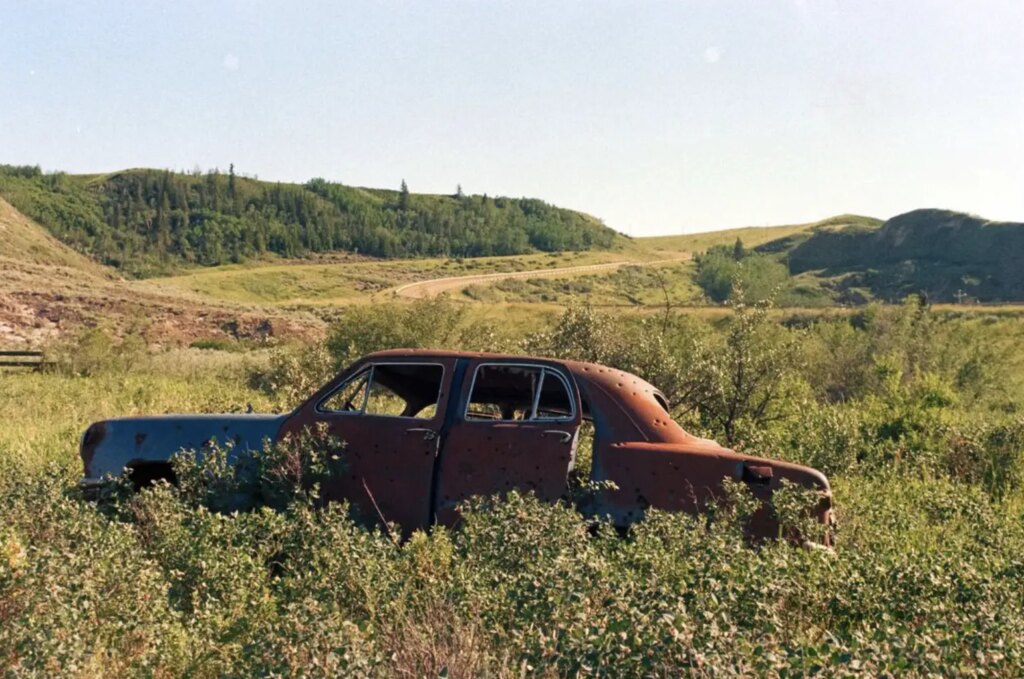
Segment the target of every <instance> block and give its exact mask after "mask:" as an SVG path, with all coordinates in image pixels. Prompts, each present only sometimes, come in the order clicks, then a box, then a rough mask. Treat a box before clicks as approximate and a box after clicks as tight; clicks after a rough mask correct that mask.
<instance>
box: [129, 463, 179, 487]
mask: <svg viewBox="0 0 1024 679" xmlns="http://www.w3.org/2000/svg"><path fill="white" fill-rule="evenodd" d="M125 468H126V469H127V470H128V472H127V474H128V478H129V479H131V482H132V485H133V486H134V487H135V490H140V489H142V488H146V487H148V486H152V485H153V484H154V483H156V482H157V481H167V482H168V483H170V484H171V485H172V486H176V485H178V477H177V476H176V475H175V473H174V467H172V466H171V463H170V462H149V461H143V460H139V461H137V462H129V463H128V465H127V466H126V467H125Z"/></svg>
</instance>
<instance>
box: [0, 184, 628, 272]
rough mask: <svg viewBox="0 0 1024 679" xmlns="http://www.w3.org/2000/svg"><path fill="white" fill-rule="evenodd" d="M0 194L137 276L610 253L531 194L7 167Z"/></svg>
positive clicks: (585, 223)
mask: <svg viewBox="0 0 1024 679" xmlns="http://www.w3.org/2000/svg"><path fill="white" fill-rule="evenodd" d="M0 196H3V197H4V198H5V199H6V200H8V201H9V202H10V203H12V204H13V205H14V206H15V207H16V208H17V209H18V210H20V211H22V212H23V213H25V214H27V215H28V216H29V217H31V218H33V219H35V220H36V221H38V222H40V223H41V224H43V225H44V226H46V227H47V228H48V229H49V230H50V231H51V232H53V233H54V235H56V236H57V237H59V238H61V239H62V240H63V241H65V242H67V243H69V244H70V245H72V246H73V247H75V248H76V249H78V250H80V251H83V252H85V253H86V254H89V255H91V256H93V257H94V258H96V259H97V260H99V261H101V262H103V263H105V264H108V265H112V266H115V267H118V268H121V269H123V270H125V271H127V272H128V273H132V274H135V275H147V274H151V273H157V272H160V271H167V270H172V269H174V268H176V267H179V266H181V265H189V264H200V265H217V264H224V263H229V262H240V261H244V260H246V259H249V258H252V257H257V256H260V255H262V254H264V253H274V254H278V255H281V256H284V257H296V256H301V255H305V254H308V253H317V252H333V251H348V252H357V253H363V254H367V255H373V256H377V257H415V256H461V257H476V256H491V255H513V254H521V253H525V252H530V251H535V250H542V251H564V250H586V249H591V248H607V247H610V246H611V245H612V244H613V243H614V241H615V238H616V234H615V232H614V231H612V230H611V229H609V228H608V227H606V226H604V225H603V224H602V223H601V222H600V221H598V220H597V219H594V218H593V217H590V216H588V215H584V214H581V213H578V212H574V211H571V210H566V209H562V208H557V207H554V206H552V205H549V204H547V203H545V202H543V201H540V200H534V199H528V198H518V199H517V198H505V197H495V198H492V197H489V196H487V195H465V194H463V193H462V191H461V187H459V189H458V190H457V191H456V193H455V194H453V195H426V194H414V193H410V192H409V190H408V187H407V186H406V184H405V181H404V180H403V181H402V188H401V190H399V191H388V190H381V189H362V188H355V187H351V186H345V185H343V184H340V183H336V182H329V181H327V180H324V179H319V178H317V179H312V180H310V181H308V182H306V183H305V184H285V183H280V182H265V181H258V180H256V179H253V178H249V177H243V176H240V175H237V174H236V173H235V171H234V167H233V166H232V167H231V168H229V170H228V172H226V173H224V172H220V171H218V170H211V171H209V172H205V173H204V172H199V171H194V172H191V173H180V172H171V171H166V170H148V169H144V170H129V171H124V172H117V173H113V174H110V175H103V176H90V175H68V174H64V173H43V172H42V171H41V170H40V169H39V168H38V167H32V166H0Z"/></svg>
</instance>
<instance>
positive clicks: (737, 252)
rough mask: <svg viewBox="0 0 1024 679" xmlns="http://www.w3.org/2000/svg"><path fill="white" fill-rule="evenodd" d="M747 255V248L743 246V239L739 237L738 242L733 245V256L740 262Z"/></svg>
mask: <svg viewBox="0 0 1024 679" xmlns="http://www.w3.org/2000/svg"><path fill="white" fill-rule="evenodd" d="M746 256H747V249H746V248H745V247H744V246H743V241H742V240H740V239H739V238H737V239H736V242H735V243H734V244H733V246H732V258H733V259H734V260H736V261H737V262H739V261H741V260H742V259H743V258H744V257H746Z"/></svg>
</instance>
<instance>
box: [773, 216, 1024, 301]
mask: <svg viewBox="0 0 1024 679" xmlns="http://www.w3.org/2000/svg"><path fill="white" fill-rule="evenodd" d="M791 245H792V247H790V248H782V249H783V250H786V256H787V259H788V262H789V267H790V271H791V272H792V273H794V274H801V273H805V272H807V273H813V274H814V275H815V276H817V277H818V278H820V279H823V280H824V281H826V282H827V284H828V285H829V286H831V287H832V288H834V289H836V290H853V289H857V288H861V289H866V290H870V291H871V293H872V294H873V295H874V296H876V297H879V298H882V299H886V300H896V299H900V298H902V297H904V296H905V295H907V294H911V293H917V292H924V293H926V294H927V295H928V296H929V297H930V298H932V299H935V300H942V301H951V300H953V299H954V298H955V296H956V295H957V294H958V293H961V294H966V295H968V296H969V297H971V298H974V299H977V300H979V301H986V302H988V301H994V302H1005V301H1014V300H1020V299H1022V298H1024V267H1021V266H1020V262H1021V261H1024V223H1019V222H991V221H987V220H984V219H981V218H979V217H975V216H972V215H967V214H963V213H959V212H951V211H948V210H914V211H912V212H908V213H906V214H902V215H899V216H897V217H893V218H892V219H890V220H888V221H887V222H885V223H884V224H882V225H880V226H878V227H872V226H871V225H864V224H857V225H850V226H845V227H836V228H821V229H817V230H815V231H814V232H813V234H811V235H810V236H809V237H808V238H806V239H805V240H803V241H802V242H796V243H792V244H791Z"/></svg>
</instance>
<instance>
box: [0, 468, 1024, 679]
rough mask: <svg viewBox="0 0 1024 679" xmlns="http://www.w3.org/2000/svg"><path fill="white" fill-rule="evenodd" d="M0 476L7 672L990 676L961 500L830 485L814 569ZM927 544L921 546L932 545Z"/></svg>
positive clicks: (989, 518)
mask: <svg viewBox="0 0 1024 679" xmlns="http://www.w3.org/2000/svg"><path fill="white" fill-rule="evenodd" d="M67 483H68V479H67V478H66V477H64V476H62V475H53V474H45V475H36V476H34V477H32V478H18V477H16V476H12V475H11V474H7V475H6V477H5V479H4V483H3V491H4V492H3V495H2V498H0V511H2V514H3V516H4V518H5V522H4V528H3V534H2V541H3V545H2V546H3V557H4V558H3V560H2V561H0V622H2V624H0V663H2V664H3V666H4V667H5V669H6V670H7V671H9V672H13V673H16V674H19V675H25V674H28V675H33V674H35V675H52V674H55V673H59V674H68V673H76V674H91V675H111V676H126V675H135V676H153V675H189V676H200V677H202V676H223V675H225V674H229V675H233V676H253V675H258V676H266V675H293V674H302V675H305V676H335V675H337V674H338V673H344V674H348V675H358V676H396V675H400V676H439V675H441V676H443V675H447V676H480V675H496V676H513V675H514V676H521V674H522V673H525V674H530V675H534V674H539V675H543V676H561V675H587V676H590V675H601V676H646V675H651V676H664V675H680V674H692V675H701V676H703V675H708V674H716V675H717V674H726V675H751V674H773V673H786V674H806V673H815V672H818V673H820V672H826V671H827V673H828V674H830V675H833V676H835V675H863V674H869V675H879V674H886V673H890V674H892V673H906V672H913V673H916V674H944V673H947V672H949V671H950V669H951V668H953V669H955V671H956V672H957V673H961V674H966V675H981V674H986V673H987V674H998V675H1012V674H1016V673H1017V672H1019V670H1020V669H1021V667H1024V637H1021V635H1020V634H1019V630H1020V629H1021V625H1022V623H1024V596H1022V594H1021V589H1020V587H1019V586H1018V583H1019V579H1020V577H1021V576H1022V575H1024V558H1022V556H1021V555H1022V554H1024V531H1022V523H1021V520H1022V518H1024V517H1022V516H1021V510H1020V507H1019V506H1017V507H1016V509H1015V510H1013V511H1008V510H1009V509H1010V508H1009V507H1002V508H1000V507H999V506H993V505H992V504H991V503H990V501H989V500H988V499H987V498H986V497H985V496H984V495H982V494H981V493H979V492H977V491H974V490H972V489H971V487H970V486H964V485H961V484H956V483H951V482H948V481H941V480H932V481H914V480H910V479H907V478H905V477H903V476H890V475H882V476H880V477H878V478H877V479H875V480H860V481H858V482H857V484H856V485H851V484H849V483H845V482H843V483H840V484H838V486H837V489H836V490H837V494H838V495H839V497H840V498H841V502H842V504H841V512H842V514H841V520H842V526H841V530H842V537H841V539H840V542H839V545H838V547H837V548H836V551H835V553H834V554H829V553H824V552H817V551H804V550H795V549H793V548H791V547H788V546H786V545H785V544H776V545H766V546H763V547H762V548H760V549H751V548H749V547H748V546H746V544H745V543H744V541H743V540H742V539H741V537H740V536H739V531H738V529H737V527H736V525H735V523H734V522H733V520H732V519H731V518H730V517H729V516H728V515H721V516H719V518H718V520H716V521H715V522H713V523H712V524H711V526H710V527H707V526H706V524H705V523H704V522H702V521H698V520H695V519H693V518H691V517H688V516H685V515H669V514H662V513H656V512H655V513H652V514H651V515H650V516H649V517H648V518H647V520H646V521H645V522H644V523H642V524H640V525H638V526H637V527H636V528H635V529H634V530H633V531H632V532H631V533H630V534H629V535H628V536H626V538H625V539H623V538H620V537H619V536H618V535H617V534H615V533H614V532H613V531H611V530H608V529H606V528H598V529H597V530H596V531H595V529H594V527H593V526H592V525H591V524H590V523H589V522H587V521H585V520H584V519H582V518H581V517H580V516H579V515H578V514H576V513H575V512H573V511H571V510H570V509H568V508H565V507H560V506H555V507H551V506H547V505H542V504H540V503H538V502H536V501H534V500H532V499H531V498H529V497H524V496H518V495H515V494H513V495H511V496H510V497H508V498H507V499H506V500H504V501H500V502H499V501H494V500H487V501H479V502H477V503H475V504H474V505H473V506H472V507H470V508H468V511H467V513H466V518H465V524H464V526H463V527H462V529H461V530H459V531H457V532H455V533H449V532H448V531H445V530H442V529H437V530H435V531H433V533H431V534H430V535H425V534H421V533H419V534H415V535H414V536H413V537H412V539H410V540H409V541H407V542H405V543H402V544H399V543H396V542H394V541H393V540H391V539H389V537H388V536H387V535H386V534H384V533H381V532H379V531H368V530H366V529H364V528H361V527H359V526H358V525H356V524H354V523H353V522H352V521H351V520H350V519H348V518H347V515H346V513H345V511H344V508H343V507H338V506H332V507H329V508H328V509H326V510H316V509H314V508H313V507H311V506H310V505H308V504H307V503H304V502H302V501H297V502H293V503H292V504H290V505H289V506H288V507H287V508H286V509H285V510H284V511H283V512H272V511H269V510H262V511H255V512H249V513H242V514H231V515H225V514H218V513H211V512H210V511H209V510H207V509H206V508H205V507H204V506H202V505H198V506H196V505H193V504H191V503H189V502H187V501H186V499H185V498H184V497H183V496H182V495H181V494H180V493H179V492H177V491H174V490H173V489H171V488H170V487H166V486H165V487H158V488H155V489H152V490H148V491H145V492H143V493H141V494H139V495H137V496H135V497H133V498H131V499H130V500H128V501H126V502H124V503H123V504H122V505H120V506H118V507H117V508H116V511H113V512H108V513H104V512H103V511H102V510H101V509H98V508H97V507H96V506H94V505H90V504H86V503H82V502H79V501H78V500H76V499H74V498H73V497H70V496H68V495H67V494H66V491H65V488H66V487H67ZM940 535H941V539H940V538H939V536H940Z"/></svg>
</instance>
